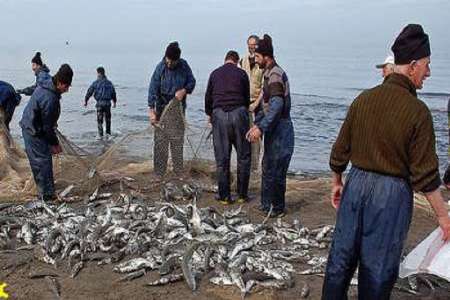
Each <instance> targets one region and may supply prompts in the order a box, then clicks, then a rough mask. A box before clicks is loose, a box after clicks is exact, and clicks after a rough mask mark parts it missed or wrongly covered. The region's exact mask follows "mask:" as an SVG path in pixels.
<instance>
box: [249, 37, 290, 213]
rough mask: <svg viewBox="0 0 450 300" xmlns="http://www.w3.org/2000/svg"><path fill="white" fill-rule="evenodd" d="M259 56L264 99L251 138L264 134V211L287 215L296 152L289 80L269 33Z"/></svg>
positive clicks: (258, 109) (262, 42)
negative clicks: (289, 176)
mask: <svg viewBox="0 0 450 300" xmlns="http://www.w3.org/2000/svg"><path fill="white" fill-rule="evenodd" d="M255 60H256V63H257V64H258V65H259V67H260V68H261V69H264V74H263V89H262V101H261V103H260V105H259V107H258V108H257V110H256V111H255V113H256V117H255V125H254V126H253V127H252V128H250V130H249V132H248V133H247V138H248V140H249V141H250V142H252V143H254V142H257V141H259V139H260V138H261V136H262V135H263V134H264V156H263V161H262V182H261V206H260V211H261V212H262V213H263V214H268V213H269V212H270V217H272V218H275V217H283V216H284V214H285V198H284V197H285V193H286V176H287V171H288V168H289V163H290V161H291V157H292V153H293V152H294V127H293V126H292V121H291V95H290V91H289V81H288V78H287V75H286V73H285V72H284V71H283V69H281V67H279V66H278V64H277V63H276V61H275V58H274V55H273V46H272V39H271V37H270V36H268V35H267V34H265V35H264V38H263V39H260V40H259V42H258V46H257V48H256V54H255Z"/></svg>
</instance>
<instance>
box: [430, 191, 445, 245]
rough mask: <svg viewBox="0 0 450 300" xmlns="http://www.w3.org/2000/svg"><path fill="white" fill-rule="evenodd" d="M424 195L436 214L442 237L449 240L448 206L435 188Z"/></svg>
mask: <svg viewBox="0 0 450 300" xmlns="http://www.w3.org/2000/svg"><path fill="white" fill-rule="evenodd" d="M425 197H426V198H427V200H428V202H430V205H431V207H432V208H433V210H434V213H435V214H436V218H437V220H438V222H439V226H440V227H441V229H442V231H443V234H444V235H443V237H442V239H443V240H444V241H450V217H449V215H448V206H447V204H446V202H445V201H444V198H443V197H442V194H441V191H440V190H439V189H436V190H435V191H433V192H429V193H425Z"/></svg>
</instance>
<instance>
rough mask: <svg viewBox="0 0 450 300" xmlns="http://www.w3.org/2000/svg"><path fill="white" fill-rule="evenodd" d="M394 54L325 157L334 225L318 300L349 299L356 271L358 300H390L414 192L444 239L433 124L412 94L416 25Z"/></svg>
mask: <svg viewBox="0 0 450 300" xmlns="http://www.w3.org/2000/svg"><path fill="white" fill-rule="evenodd" d="M392 51H393V52H394V56H395V65H396V66H395V68H394V73H393V74H391V75H389V76H388V77H387V78H386V79H385V81H384V82H383V83H382V84H381V85H379V86H377V87H374V88H372V89H369V90H367V91H364V92H362V93H361V94H360V95H359V96H358V97H357V98H356V100H355V101H353V103H352V104H351V106H350V108H349V110H348V113H347V116H346V118H345V120H344V123H343V125H342V127H341V130H340V132H339V135H338V137H337V139H336V142H335V144H334V145H333V148H332V151H331V155H330V167H331V169H332V170H333V172H332V176H333V181H332V191H331V203H332V205H333V206H334V207H335V208H336V209H337V220H336V229H335V231H334V236H333V242H332V245H331V249H330V254H329V257H328V262H327V269H326V274H325V280H324V284H323V294H322V298H323V299H347V291H348V287H349V285H350V281H351V279H352V277H353V274H354V272H355V270H356V268H357V267H358V266H359V272H358V298H359V299H368V300H371V299H377V300H382V299H389V298H390V295H391V291H392V288H393V287H394V284H395V282H396V280H397V277H398V270H399V265H400V259H401V255H402V250H403V244H404V241H405V239H406V237H407V234H408V230H409V225H410V222H411V218H412V212H413V207H414V201H413V190H415V191H420V192H423V193H424V194H425V196H426V198H427V200H428V201H429V203H430V205H431V207H433V209H434V211H435V213H436V216H437V219H438V222H439V225H440V227H441V229H442V238H443V239H444V240H449V239H450V218H449V216H448V211H447V208H446V207H445V202H444V201H443V198H442V195H441V192H440V191H439V186H440V184H441V180H440V176H439V163H438V159H437V155H436V149H435V147H436V146H435V145H436V140H435V134H434V128H433V118H432V116H431V113H430V111H429V109H428V107H427V106H426V104H425V103H423V102H422V101H420V100H419V99H418V98H417V92H416V90H417V89H421V88H422V87H423V83H424V80H425V79H426V78H427V77H429V76H430V75H431V71H430V67H429V64H430V55H431V51H430V43H429V39H428V35H427V34H426V33H425V32H424V31H423V28H422V26H420V25H417V24H410V25H408V26H406V27H405V28H404V29H403V30H402V32H401V33H400V34H399V36H398V37H397V38H396V40H395V42H394V44H393V46H392ZM349 162H351V163H352V168H351V170H350V172H349V174H348V175H347V178H346V182H345V186H343V183H342V173H343V172H344V171H345V169H346V168H347V165H348V163H349Z"/></svg>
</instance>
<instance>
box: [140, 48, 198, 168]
mask: <svg viewBox="0 0 450 300" xmlns="http://www.w3.org/2000/svg"><path fill="white" fill-rule="evenodd" d="M180 57H181V49H180V47H179V46H178V43H177V42H172V43H170V44H169V45H168V46H167V48H166V53H165V55H164V58H163V60H162V61H161V62H160V63H159V64H158V65H157V66H156V69H155V71H154V72H153V75H152V78H151V80H150V86H149V90H148V107H149V110H148V111H149V118H150V123H151V124H152V125H153V126H154V127H155V135H154V150H153V151H154V153H153V161H154V171H155V173H156V175H157V176H159V177H162V176H164V174H165V173H166V169H167V160H168V150H169V146H170V151H171V157H172V162H173V168H174V172H175V173H176V174H177V175H181V174H182V171H183V145H184V116H183V114H184V111H185V109H186V95H187V94H191V93H192V91H193V90H194V88H195V78H194V75H193V74H192V70H191V68H190V67H189V65H188V63H187V62H186V61H185V60H184V59H182V58H180ZM171 101H179V102H180V103H181V105H182V113H181V114H177V115H176V116H174V115H166V116H165V117H166V118H167V119H169V120H170V123H171V124H168V125H167V126H164V127H162V126H160V122H162V121H164V120H161V116H162V114H163V112H164V109H165V107H166V106H167V105H168V104H169V103H170V102H171ZM174 104H176V103H174ZM175 111H176V110H175ZM171 113H172V112H169V114H171Z"/></svg>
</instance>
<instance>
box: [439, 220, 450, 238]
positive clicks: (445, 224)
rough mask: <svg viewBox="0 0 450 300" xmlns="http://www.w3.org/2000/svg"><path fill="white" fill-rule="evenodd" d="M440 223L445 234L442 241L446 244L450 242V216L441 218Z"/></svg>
mask: <svg viewBox="0 0 450 300" xmlns="http://www.w3.org/2000/svg"><path fill="white" fill-rule="evenodd" d="M438 222H439V226H440V227H441V229H442V231H443V234H444V236H443V237H442V239H443V240H444V241H446V242H447V241H450V217H449V216H444V217H439V218H438Z"/></svg>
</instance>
